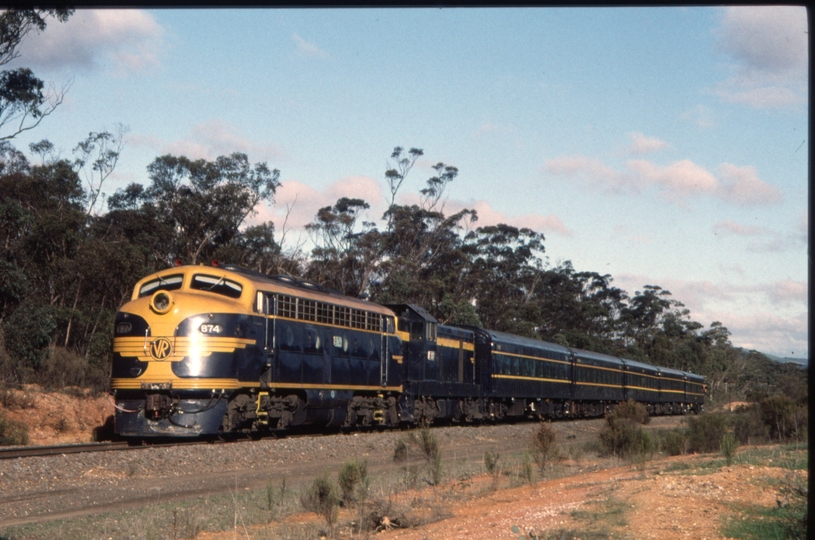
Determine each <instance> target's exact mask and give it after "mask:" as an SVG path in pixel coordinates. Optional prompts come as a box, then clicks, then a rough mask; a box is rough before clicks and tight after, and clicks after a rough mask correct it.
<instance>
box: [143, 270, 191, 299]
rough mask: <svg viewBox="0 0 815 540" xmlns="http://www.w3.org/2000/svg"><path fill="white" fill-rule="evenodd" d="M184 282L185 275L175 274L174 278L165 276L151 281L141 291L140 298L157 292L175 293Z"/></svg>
mask: <svg viewBox="0 0 815 540" xmlns="http://www.w3.org/2000/svg"><path fill="white" fill-rule="evenodd" d="M182 281H184V275H183V274H173V275H172V276H164V277H160V278H157V279H153V280H150V281H148V282H147V283H145V284H144V285H142V286H141V289H139V298H141V297H142V296H148V295H151V294H153V293H154V292H156V291H174V290H176V289H180V288H181V282H182Z"/></svg>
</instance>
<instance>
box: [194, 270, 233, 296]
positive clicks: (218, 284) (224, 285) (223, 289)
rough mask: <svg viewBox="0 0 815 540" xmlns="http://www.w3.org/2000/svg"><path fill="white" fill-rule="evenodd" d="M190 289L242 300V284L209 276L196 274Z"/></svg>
mask: <svg viewBox="0 0 815 540" xmlns="http://www.w3.org/2000/svg"><path fill="white" fill-rule="evenodd" d="M190 288H191V289H197V290H199V291H209V292H213V293H216V294H222V295H224V296H228V297H230V298H240V295H241V292H242V291H243V287H242V286H241V284H240V283H238V282H236V281H232V280H230V279H226V278H224V277H218V276H210V275H207V274H195V275H194V276H193V277H192V283H190Z"/></svg>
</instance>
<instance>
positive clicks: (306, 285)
mask: <svg viewBox="0 0 815 540" xmlns="http://www.w3.org/2000/svg"><path fill="white" fill-rule="evenodd" d="M195 272H208V273H211V274H212V273H214V274H231V276H230V277H231V278H232V279H236V280H238V281H242V282H243V284H244V286H246V285H248V283H252V284H254V286H255V288H257V289H259V290H264V289H265V287H262V286H258V284H260V283H264V284H268V285H273V287H274V289H273V290H272V291H270V292H282V293H284V294H290V295H292V296H297V297H300V298H307V299H309V300H316V301H320V302H327V303H333V304H341V305H346V306H350V307H353V308H356V309H362V310H366V311H372V312H376V313H382V314H385V315H390V316H393V312H392V311H391V310H390V309H388V308H387V307H385V306H382V305H381V304H375V303H373V302H368V301H367V300H362V299H361V298H354V297H352V296H345V295H343V294H341V293H340V292H338V291H335V290H333V289H328V288H326V287H322V286H320V285H317V284H316V283H313V282H310V281H306V280H300V279H297V278H294V277H291V276H286V275H278V276H269V275H266V274H261V273H260V272H255V271H254V270H249V269H247V268H242V267H240V266H237V265H232V264H227V265H221V266H204V265H184V266H176V267H171V268H166V269H164V270H160V271H158V272H155V273H153V274H151V275H149V276H145V277H144V278H142V279H141V280H139V283H142V282H143V281H146V280H148V279H150V278H154V277H156V276H162V275H167V274H168V273H169V274H171V273H183V274H185V275H186V274H191V273H195ZM247 282H248V283H247ZM139 283H137V287H138V284H139Z"/></svg>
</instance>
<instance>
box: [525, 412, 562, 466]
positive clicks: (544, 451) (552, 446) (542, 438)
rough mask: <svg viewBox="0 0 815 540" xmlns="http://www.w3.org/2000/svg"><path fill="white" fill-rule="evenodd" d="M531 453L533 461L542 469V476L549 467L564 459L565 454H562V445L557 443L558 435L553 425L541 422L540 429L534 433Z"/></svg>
mask: <svg viewBox="0 0 815 540" xmlns="http://www.w3.org/2000/svg"><path fill="white" fill-rule="evenodd" d="M529 453H530V454H531V455H532V459H533V461H534V462H535V464H536V465H537V466H538V469H540V472H541V474H543V472H544V470H545V469H546V467H547V465H550V464H551V463H552V462H554V461H559V460H561V459H563V452H561V450H560V445H558V443H557V433H555V430H554V429H552V425H551V424H549V423H546V422H541V424H540V425H539V426H538V429H536V430H535V431H534V433H533V434H532V444H531V445H530V449H529Z"/></svg>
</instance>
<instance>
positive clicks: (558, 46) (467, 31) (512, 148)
mask: <svg viewBox="0 0 815 540" xmlns="http://www.w3.org/2000/svg"><path fill="white" fill-rule="evenodd" d="M808 46H809V43H808V28H807V12H806V10H805V8H803V7H780V6H776V7H689V8H683V7H670V8H661V7H660V8H656V7H643V8H633V7H631V8H510V9H503V8H478V9H476V8H452V9H429V8H426V9H396V8H385V9H367V8H366V9H211V10H199V9H184V10H170V9H167V10H163V9H160V10H101V11H99V10H97V11H93V10H78V11H77V12H76V13H75V14H74V15H73V16H72V17H71V18H70V19H69V20H68V22H66V23H58V22H56V21H51V22H50V23H49V25H48V28H47V29H46V30H45V32H43V33H40V34H36V33H34V34H30V35H29V36H28V37H27V38H26V40H25V41H24V43H23V44H22V47H21V49H20V53H21V55H20V58H18V59H17V60H15V62H14V64H12V65H10V66H6V67H7V68H8V67H17V66H27V67H30V68H31V69H32V70H34V72H35V74H36V75H37V76H39V77H40V78H42V79H43V80H44V81H46V82H47V83H48V84H49V85H52V87H53V88H54V89H57V90H58V89H63V88H67V91H66V93H65V98H64V101H63V103H62V104H61V105H60V106H59V107H58V108H57V109H56V110H55V111H54V112H53V114H51V115H50V116H48V117H47V118H45V119H44V120H43V122H42V123H41V124H40V126H38V127H37V128H36V129H35V130H32V131H30V132H27V133H24V134H21V135H20V136H18V137H17V138H16V139H14V140H13V141H12V142H13V144H14V145H15V146H16V147H17V148H18V149H20V150H23V151H25V152H27V151H28V145H29V144H30V143H33V142H37V141H40V140H42V139H48V140H50V141H51V142H52V143H53V144H54V145H55V147H56V149H57V152H58V153H59V155H60V156H61V157H66V158H70V157H72V151H73V149H74V148H75V147H76V144H77V143H78V142H80V141H82V140H84V139H85V138H86V137H87V136H88V134H89V133H90V132H99V131H103V130H108V131H111V132H113V131H115V130H116V129H117V126H120V125H121V126H126V127H127V133H126V135H125V138H124V147H123V149H122V153H121V157H120V160H119V162H118V164H117V168H116V170H115V171H114V173H113V174H112V175H111V176H110V177H109V178H108V179H107V180H106V182H105V184H104V185H103V188H102V191H103V192H104V193H106V194H107V195H111V194H113V193H114V192H115V191H116V190H117V189H121V188H124V187H125V186H127V185H128V184H130V183H132V182H137V183H142V184H144V185H145V186H146V185H149V183H150V179H149V177H148V175H147V166H148V165H149V164H150V163H151V162H152V161H153V160H154V159H155V158H156V157H158V156H161V155H165V154H173V155H184V156H187V157H190V158H194V159H199V158H202V159H208V160H213V159H215V158H216V157H218V156H221V155H229V154H231V153H233V152H243V153H245V154H247V156H248V158H249V160H250V162H252V163H258V162H265V163H267V164H268V165H269V166H270V167H271V168H276V169H279V170H280V180H281V183H282V185H281V187H280V188H279V189H278V191H277V194H276V197H275V202H274V204H273V205H268V206H265V207H262V208H258V213H257V215H255V216H254V217H253V218H252V221H251V223H260V222H263V221H268V220H271V221H273V222H274V223H275V227H276V239H277V240H278V241H281V240H282V241H283V242H284V248H293V247H296V246H297V245H299V244H300V243H302V242H306V243H307V242H308V235H307V234H306V233H305V231H304V229H303V226H304V225H305V224H307V223H309V222H310V221H312V220H313V219H314V216H315V214H316V212H317V210H318V209H319V208H321V207H323V206H329V205H332V204H333V203H334V202H335V201H336V200H337V199H338V198H339V197H343V196H347V197H358V198H362V199H364V200H366V201H367V202H368V203H369V204H370V205H371V208H370V210H369V211H368V213H367V214H366V215H365V219H366V220H368V221H373V222H376V223H379V224H382V221H381V217H382V214H383V212H384V211H385V208H386V201H387V197H386V195H387V187H386V184H385V181H384V178H385V174H384V173H385V171H386V170H387V169H389V168H391V167H392V166H393V163H392V161H391V160H390V155H391V152H392V151H393V149H394V147H396V146H402V147H404V148H406V149H408V148H413V147H416V148H421V149H422V150H423V151H424V156H423V157H422V158H421V159H420V160H419V161H418V162H417V163H416V165H415V167H414V168H413V170H412V171H411V172H410V174H409V176H408V178H407V180H406V182H405V186H404V187H403V188H402V191H401V192H400V199H399V202H402V203H409V202H412V201H415V200H416V198H417V193H418V190H419V189H421V188H422V187H423V186H424V182H425V181H426V180H427V179H428V178H430V177H431V176H433V175H434V171H433V169H432V167H433V165H435V164H437V163H439V162H442V163H444V164H447V165H452V166H455V167H457V168H458V170H459V174H458V177H457V178H456V179H455V181H454V182H453V183H452V184H451V185H450V186H449V187H448V189H447V191H446V193H445V199H444V212H445V213H453V212H455V211H458V210H460V209H463V208H471V209H475V210H476V211H477V213H478V221H477V222H476V223H475V224H473V226H485V225H494V224H498V223H507V224H510V225H513V226H516V227H529V228H531V229H533V230H535V231H537V232H540V233H543V235H544V236H545V239H546V240H545V249H546V252H545V256H546V261H547V264H549V265H550V266H556V265H558V264H561V263H563V262H565V261H571V263H572V265H573V266H574V268H575V269H576V270H577V271H593V272H599V273H601V274H609V275H611V276H612V277H613V282H612V284H613V285H614V286H616V287H619V288H621V289H623V290H625V291H627V292H628V293H629V294H630V295H634V294H635V293H636V291H641V290H643V286H645V285H658V286H660V287H662V288H663V289H666V290H668V291H670V292H671V294H672V297H673V298H674V299H675V300H678V301H680V302H682V303H683V304H684V305H685V306H686V307H687V308H688V309H689V310H690V315H691V318H692V319H693V320H695V321H698V322H700V323H702V324H703V325H704V326H705V327H709V325H710V324H711V323H712V322H714V321H718V322H721V323H722V324H723V325H724V326H726V327H727V328H728V329H729V330H730V332H731V334H732V335H731V341H732V343H733V344H734V345H736V346H739V347H744V348H747V349H757V350H759V351H762V352H765V353H770V354H774V355H778V356H789V357H798V358H801V357H808V351H809V336H808V326H807V320H808V304H807V299H808V222H809V214H808V204H807V201H808V196H809V192H808V166H809V147H810V145H809V141H808V137H807V134H808V117H809V106H808V104H809V94H808V77H809V57H808ZM98 210H99V211H102V212H104V211H105V209H104V206H102V207H100V208H99V209H98ZM284 233H285V235H284ZM306 245H307V244H306Z"/></svg>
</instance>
